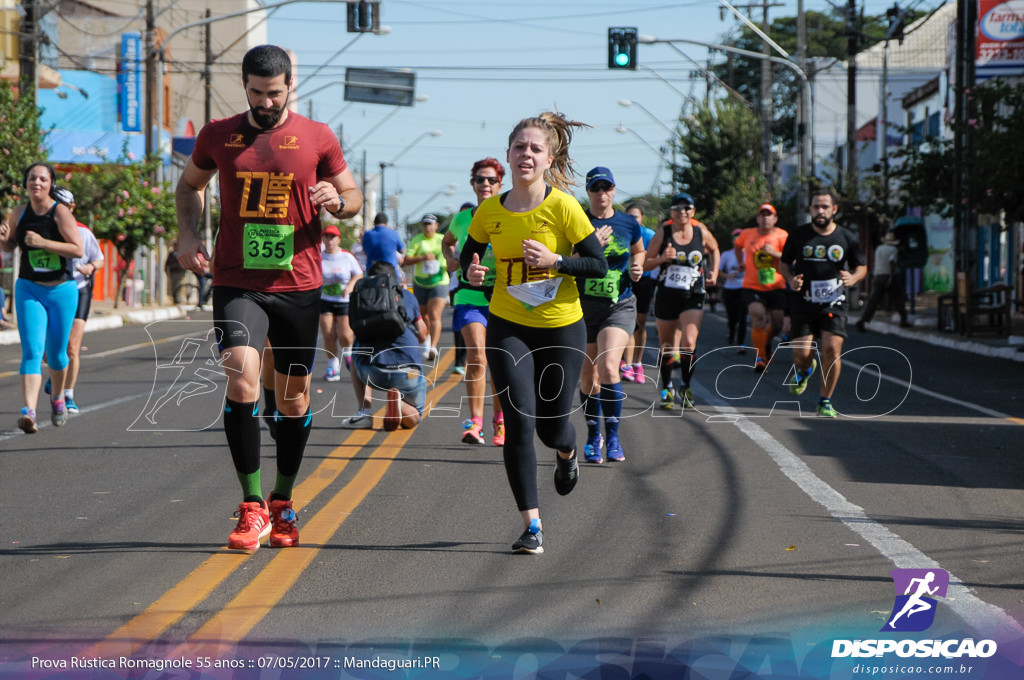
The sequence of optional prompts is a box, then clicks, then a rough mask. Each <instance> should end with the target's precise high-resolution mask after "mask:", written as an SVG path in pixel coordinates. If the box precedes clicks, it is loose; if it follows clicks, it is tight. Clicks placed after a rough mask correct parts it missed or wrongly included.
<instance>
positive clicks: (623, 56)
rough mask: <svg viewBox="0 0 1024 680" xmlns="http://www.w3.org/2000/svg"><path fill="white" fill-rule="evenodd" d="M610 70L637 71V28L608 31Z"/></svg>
mask: <svg viewBox="0 0 1024 680" xmlns="http://www.w3.org/2000/svg"><path fill="white" fill-rule="evenodd" d="M608 68H628V69H630V70H632V71H635V70H636V28H624V27H621V26H620V27H617V28H609V29H608Z"/></svg>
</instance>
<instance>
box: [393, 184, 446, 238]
mask: <svg viewBox="0 0 1024 680" xmlns="http://www.w3.org/2000/svg"><path fill="white" fill-rule="evenodd" d="M458 188H459V185H458V184H455V183H454V182H452V183H451V184H445V185H444V186H442V187H441V188H440V189H438V190H437V191H435V192H434V193H433V194H431V195H430V198H428V199H427V200H425V201H423V202H422V203H420V204H419V205H418V206H416V207H415V208H413V209H412V210H410V211H409V217H407V218H406V220H405V223H406V230H405V237H406V240H408V239H409V229H408V225H409V223H410V222H412V219H413V217H414V216H415V215H416V213H418V212H419V211H420V210H422V209H423V208H425V207H427V205H428V204H429V203H430V202H431V201H433V200H434V199H435V198H437V197H438V196H440V195H441V194H444V195H445V196H454V195H455V192H456V190H458Z"/></svg>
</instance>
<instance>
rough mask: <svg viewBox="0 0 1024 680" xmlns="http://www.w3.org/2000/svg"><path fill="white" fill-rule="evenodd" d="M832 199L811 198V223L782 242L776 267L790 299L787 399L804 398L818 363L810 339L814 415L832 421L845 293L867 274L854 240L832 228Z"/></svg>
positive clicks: (824, 194) (825, 195)
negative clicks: (816, 379) (817, 393)
mask: <svg viewBox="0 0 1024 680" xmlns="http://www.w3.org/2000/svg"><path fill="white" fill-rule="evenodd" d="M837 208H838V206H837V204H836V199H835V196H833V195H832V193H831V192H830V191H827V190H817V191H815V192H814V193H813V194H812V195H811V223H810V224H805V225H803V226H801V227H798V228H797V229H796V230H795V231H793V232H792V233H791V234H790V235H789V238H788V239H787V240H786V245H785V247H784V248H783V250H782V257H781V258H780V261H779V272H780V273H781V274H782V276H783V277H785V279H786V282H787V283H788V284H789V288H790V290H791V291H792V292H791V293H790V296H791V297H790V305H789V310H790V319H791V321H792V337H793V341H792V344H793V365H794V368H795V370H796V375H795V377H794V378H793V384H791V385H790V388H789V391H790V393H791V394H796V395H799V394H803V393H804V391H805V390H806V389H807V381H808V380H809V379H810V377H811V374H812V373H814V369H815V368H817V365H818V362H817V360H816V359H814V357H813V353H814V348H815V346H814V344H813V343H812V340H813V339H814V337H817V338H818V341H819V342H820V343H821V361H822V374H821V398H820V399H819V400H818V408H817V411H818V415H819V416H824V417H827V418H835V417H836V415H837V414H836V410H835V409H834V408H833V407H832V402H831V399H832V393H833V391H835V388H836V383H837V382H838V381H839V370H840V361H839V356H840V355H841V354H842V352H843V340H844V339H845V338H846V317H847V313H848V311H849V307H850V303H849V298H848V297H847V290H848V289H849V288H850V287H851V286H853V285H855V284H856V283H857V282H858V281H860V280H861V279H863V278H864V276H865V274H867V271H868V268H867V266H866V265H865V263H864V254H863V253H862V252H861V249H860V243H859V242H858V241H857V237H856V235H855V234H854V233H853V232H851V231H850V230H848V229H845V228H843V227H840V226H839V225H838V224H836V222H835V219H834V218H835V215H836V211H837Z"/></svg>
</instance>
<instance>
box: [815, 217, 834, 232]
mask: <svg viewBox="0 0 1024 680" xmlns="http://www.w3.org/2000/svg"><path fill="white" fill-rule="evenodd" d="M831 221H832V218H831V217H825V216H824V215H815V216H814V217H812V218H811V223H812V224H814V226H816V227H818V228H819V229H822V228H824V227H827V226H828V223H829V222H831Z"/></svg>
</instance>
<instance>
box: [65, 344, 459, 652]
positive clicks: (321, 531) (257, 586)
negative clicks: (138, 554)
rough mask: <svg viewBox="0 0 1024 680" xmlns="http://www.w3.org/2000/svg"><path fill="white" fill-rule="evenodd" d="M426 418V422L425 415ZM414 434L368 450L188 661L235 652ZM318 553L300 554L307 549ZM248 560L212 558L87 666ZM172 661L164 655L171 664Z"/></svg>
mask: <svg viewBox="0 0 1024 680" xmlns="http://www.w3.org/2000/svg"><path fill="white" fill-rule="evenodd" d="M452 355H453V352H452V351H448V352H446V353H445V355H444V356H443V357H442V358H441V359H439V361H438V363H437V364H436V366H435V368H434V370H433V372H432V377H436V376H438V375H443V374H444V372H445V371H447V369H448V367H449V366H450V364H451V360H452ZM461 381H462V377H461V376H459V375H456V374H452V375H450V376H449V377H448V378H447V380H445V381H444V382H443V383H440V384H437V385H436V386H435V387H434V388H433V389H431V390H430V392H429V393H428V395H427V397H428V401H429V403H430V404H436V403H437V402H439V401H440V400H441V398H442V397H443V396H444V395H445V394H446V393H447V392H448V391H449V390H451V389H452V388H453V387H455V386H456V385H457V384H459V383H460V382H461ZM424 415H426V414H424ZM382 422H383V420H382V412H378V413H377V414H376V415H375V416H374V425H375V426H376V427H378V428H379V427H380V426H381V425H382ZM413 432H415V430H403V429H399V430H395V431H394V432H391V433H390V434H388V435H387V436H386V437H385V438H384V441H383V442H381V444H380V445H379V446H378V447H377V448H376V449H374V451H373V452H372V453H371V454H370V456H369V457H368V458H367V460H366V461H365V462H364V463H363V465H362V467H361V468H360V469H359V471H358V472H357V473H356V474H355V476H354V477H353V478H352V481H350V482H349V483H348V484H346V485H345V487H344V488H342V489H341V491H339V492H338V493H337V494H336V495H335V496H334V497H332V498H331V499H329V500H328V501H327V502H326V503H325V504H324V507H323V508H321V509H320V510H319V511H318V512H317V513H316V514H314V515H313V516H312V517H310V518H308V519H305V520H304V521H303V524H302V543H301V544H300V545H299V546H298V547H294V548H288V549H283V550H279V551H277V552H276V554H275V555H274V557H273V558H272V559H271V560H270V561H269V562H268V563H267V564H266V566H264V567H263V569H262V570H260V572H259V573H258V574H257V575H256V576H255V577H254V578H253V579H252V580H251V582H250V583H249V584H248V585H247V586H245V587H244V588H243V589H242V590H241V591H240V592H239V593H238V595H236V596H235V597H234V599H232V600H231V602H229V603H228V604H227V605H226V606H225V607H224V608H223V609H221V610H220V611H219V612H217V613H216V614H215V615H214V616H213V617H212V618H211V619H210V620H209V621H207V622H206V623H205V624H204V625H203V626H202V627H201V628H200V629H199V630H197V631H196V632H195V633H194V634H193V635H192V636H190V638H189V648H190V650H191V651H192V652H193V653H194V651H195V648H196V646H197V645H202V646H203V648H204V650H206V651H204V654H206V655H208V656H216V653H215V649H214V650H210V646H211V645H212V646H213V647H214V648H216V647H218V646H221V645H223V646H224V647H233V646H234V643H236V642H238V641H240V640H241V639H243V638H244V637H245V636H246V635H247V634H248V633H249V631H251V630H252V629H253V628H254V627H255V626H256V625H257V624H258V623H259V622H260V621H261V620H262V619H263V618H264V617H265V616H266V615H267V614H268V613H269V612H270V610H271V609H273V607H274V606H275V605H276V604H277V603H278V602H279V601H280V600H281V598H283V597H284V596H285V594H286V593H287V592H288V590H289V589H290V588H291V587H292V585H294V583H295V582H296V581H297V580H298V578H299V577H300V576H301V575H302V572H303V571H304V570H305V569H306V567H308V566H309V565H310V563H312V561H313V560H314V559H315V558H316V556H317V555H318V554H319V552H320V547H319V546H323V545H326V544H327V543H328V542H329V541H330V539H331V537H332V536H333V535H334V534H335V533H336V532H337V531H338V528H339V527H340V526H341V524H342V523H343V522H344V521H345V520H346V519H347V518H348V516H349V515H350V514H351V513H352V512H353V511H354V510H355V509H356V507H357V506H358V505H359V504H360V503H361V502H362V501H363V499H364V498H366V496H367V494H369V493H370V491H372V490H373V488H374V487H375V486H376V485H377V484H378V483H379V482H380V481H381V479H383V477H384V474H385V473H386V472H387V471H388V468H389V467H390V466H391V463H392V462H393V461H394V459H395V457H396V456H397V455H398V453H399V452H400V451H401V450H402V448H403V447H404V446H405V444H406V443H407V442H408V441H409V439H410V438H411V437H412V434H413ZM373 435H374V431H373V430H355V431H353V432H352V433H351V434H350V435H349V436H348V437H347V438H346V439H345V441H344V442H343V443H342V444H341V445H340V446H339V447H338V448H336V449H334V450H333V451H331V453H330V454H329V455H328V456H327V457H326V458H325V459H324V460H323V462H321V463H320V465H318V466H317V468H316V469H315V470H313V471H312V472H311V473H310V474H309V475H308V476H307V477H306V479H304V480H303V481H302V483H301V484H299V485H298V486H296V487H295V491H294V494H293V502H294V506H295V510H296V511H299V510H301V509H302V508H303V507H305V506H306V505H307V504H309V503H310V502H311V501H313V499H315V498H316V497H317V496H318V495H319V494H320V493H321V492H323V491H324V489H326V488H327V487H328V486H329V485H330V484H332V483H333V482H334V481H335V480H336V479H337V478H338V476H339V475H340V474H341V473H342V471H344V470H345V468H346V467H347V466H348V464H349V462H350V461H351V460H352V459H354V458H355V456H356V454H357V453H358V452H359V450H360V449H361V448H362V447H364V446H366V445H367V444H368V443H369V442H370V440H371V439H372V438H373ZM307 545H308V546H317V547H305V546H307ZM251 556H252V555H251V554H245V553H238V552H236V551H228V550H227V548H225V549H224V550H223V551H222V552H219V553H217V554H216V555H213V556H211V557H210V558H209V559H207V560H206V561H205V562H203V563H202V564H201V565H199V567H197V568H196V569H195V570H194V571H192V572H191V573H190V574H189V575H188V576H186V577H185V578H184V579H183V580H182V581H181V582H179V583H178V584H177V585H175V586H174V587H173V588H171V589H170V590H168V591H167V592H166V593H164V595H163V596H161V597H160V598H159V599H158V600H156V601H155V602H154V603H153V604H152V605H150V606H149V607H148V608H146V610H145V611H144V612H142V613H141V614H139V615H138V616H136V617H135V618H133V619H132V620H131V621H128V622H127V623H126V624H124V625H123V626H121V627H120V628H118V629H117V630H116V631H114V632H113V633H111V634H110V635H109V636H107V638H105V639H104V640H102V641H100V642H98V643H96V644H95V645H93V646H92V647H90V648H89V649H88V650H87V651H85V652H84V655H85V656H87V657H90V658H114V657H119V656H130V655H131V654H133V653H134V652H136V651H137V650H139V649H140V648H141V647H143V646H144V645H146V644H148V643H149V642H152V641H154V640H156V639H157V638H158V637H159V636H160V635H161V634H162V633H163V632H164V631H166V630H167V629H168V628H170V627H171V626H173V625H174V624H175V623H177V622H178V621H179V620H181V619H182V618H183V617H184V616H185V615H186V614H188V613H189V612H191V611H192V610H194V609H195V608H196V607H198V606H199V604H201V603H202V602H203V601H204V600H205V599H206V598H207V597H209V596H210V594H211V593H212V592H213V591H214V590H215V589H216V588H217V587H219V586H220V584H221V583H223V582H224V581H225V580H226V579H227V578H228V577H229V576H230V575H231V574H232V573H234V572H235V571H236V570H237V569H238V568H239V567H241V566H242V565H243V564H245V563H246V562H247V561H248V560H249V558H250V557H251ZM174 656H176V655H175V654H171V655H169V658H173V657H174Z"/></svg>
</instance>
